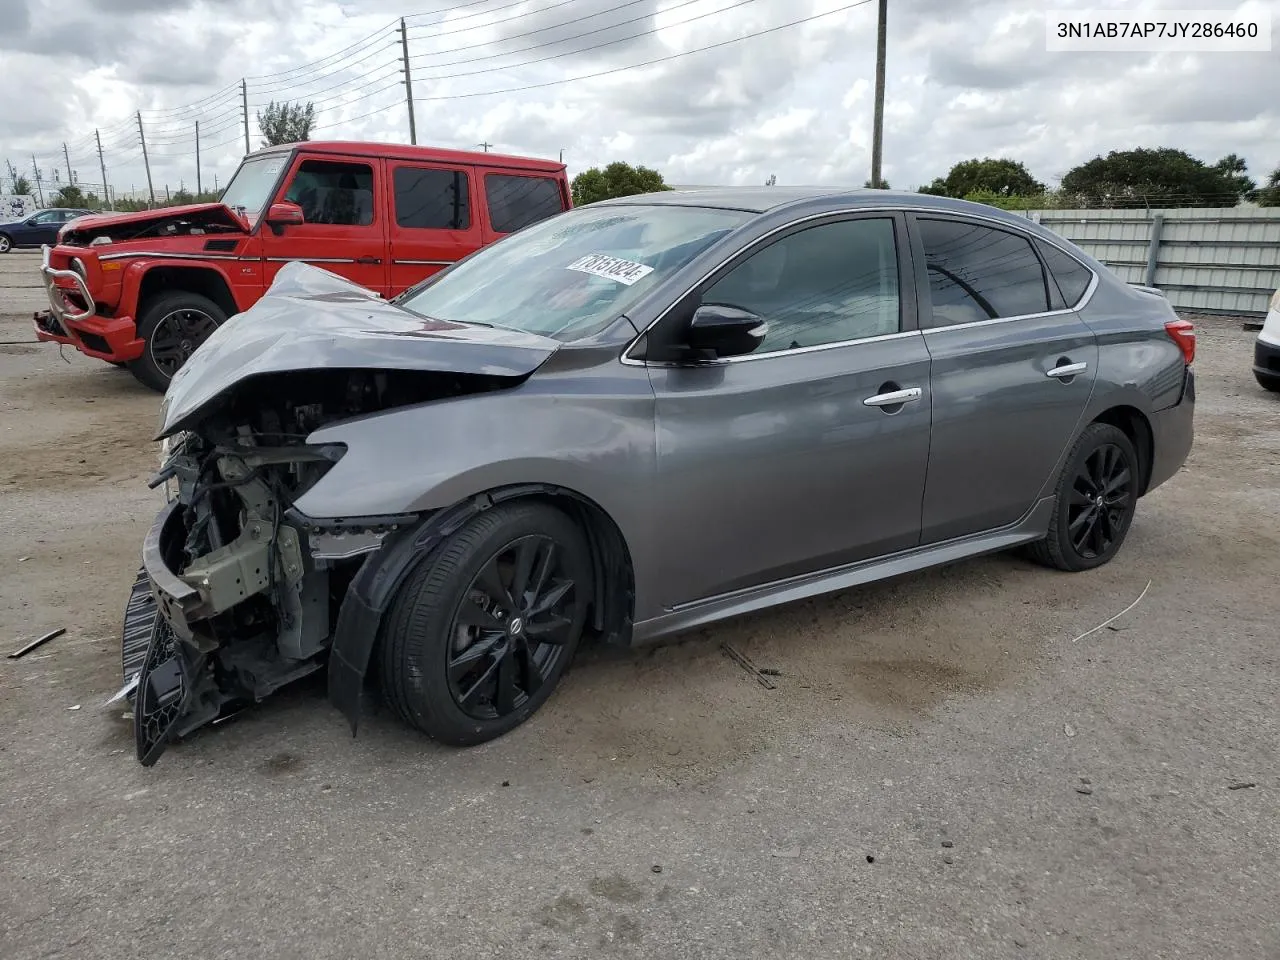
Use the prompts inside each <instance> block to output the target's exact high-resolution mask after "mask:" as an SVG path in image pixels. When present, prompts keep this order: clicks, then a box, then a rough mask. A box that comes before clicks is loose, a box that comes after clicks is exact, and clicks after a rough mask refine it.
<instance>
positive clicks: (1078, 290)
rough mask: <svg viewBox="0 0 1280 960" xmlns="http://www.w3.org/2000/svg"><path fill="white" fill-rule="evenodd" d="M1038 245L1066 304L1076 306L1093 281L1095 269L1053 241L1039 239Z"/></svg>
mask: <svg viewBox="0 0 1280 960" xmlns="http://www.w3.org/2000/svg"><path fill="white" fill-rule="evenodd" d="M1036 245H1037V246H1039V248H1040V254H1041V255H1042V256H1043V257H1044V262H1045V263H1046V264H1048V265H1049V273H1050V274H1051V275H1052V276H1053V279H1054V280H1056V281H1057V282H1058V289H1059V290H1061V291H1062V296H1063V298H1064V299H1065V300H1066V305H1067V306H1068V307H1074V306H1075V305H1076V304H1077V303H1079V302H1080V298H1081V297H1083V296H1084V292H1085V291H1086V290H1088V289H1089V284H1090V283H1092V282H1093V271H1092V270H1090V269H1089V268H1088V267H1086V266H1085V265H1084V264H1083V263H1081V262H1080V261H1079V260H1077V259H1076V258H1075V257H1072V256H1070V255H1068V254H1066V253H1063V252H1062V251H1061V250H1059V249H1058V248H1057V247H1055V246H1054V245H1053V244H1051V243H1045V242H1043V241H1041V240H1037V241H1036Z"/></svg>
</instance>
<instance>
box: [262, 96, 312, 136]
mask: <svg viewBox="0 0 1280 960" xmlns="http://www.w3.org/2000/svg"><path fill="white" fill-rule="evenodd" d="M315 120H316V108H315V106H314V105H313V104H311V103H307V105H306V106H303V105H302V104H300V103H289V102H288V101H287V100H282V101H281V102H280V103H276V102H275V101H274V100H272V101H271V102H270V103H269V104H267V109H266V110H259V111H258V129H259V130H260V131H261V132H262V146H264V147H274V146H277V145H279V144H281V143H299V142H300V141H303V140H310V139H311V128H312V126H314V125H315Z"/></svg>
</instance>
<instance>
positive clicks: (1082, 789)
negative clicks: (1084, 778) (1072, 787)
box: [1076, 783, 1093, 796]
mask: <svg viewBox="0 0 1280 960" xmlns="http://www.w3.org/2000/svg"><path fill="white" fill-rule="evenodd" d="M1076 793H1083V794H1085V795H1086V796H1087V795H1088V794H1090V793H1093V787H1091V786H1089V785H1088V784H1085V783H1080V784H1077V785H1076Z"/></svg>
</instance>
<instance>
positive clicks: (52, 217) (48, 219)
mask: <svg viewBox="0 0 1280 960" xmlns="http://www.w3.org/2000/svg"><path fill="white" fill-rule="evenodd" d="M61 216H62V214H60V213H58V211H56V210H46V211H45V212H44V213H37V214H36V215H35V216H34V217H32V218H31V219H30V220H28V221H27V223H56V222H59V221H60V218H61Z"/></svg>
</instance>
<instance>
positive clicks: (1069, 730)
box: [1062, 723, 1076, 737]
mask: <svg viewBox="0 0 1280 960" xmlns="http://www.w3.org/2000/svg"><path fill="white" fill-rule="evenodd" d="M1062 732H1063V733H1065V734H1066V735H1067V736H1068V737H1074V736H1075V735H1076V728H1075V727H1073V726H1072V725H1071V724H1069V723H1064V724H1063V725H1062Z"/></svg>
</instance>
